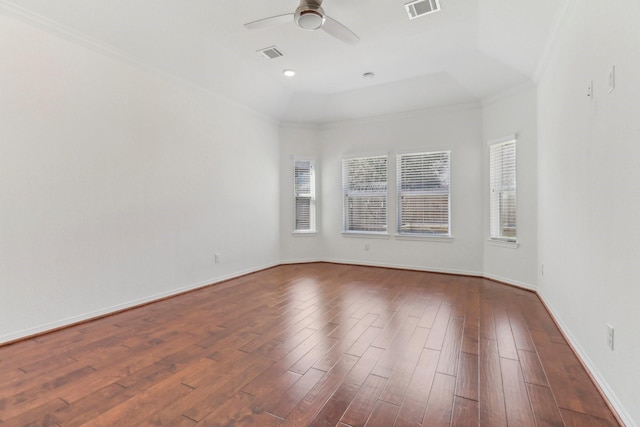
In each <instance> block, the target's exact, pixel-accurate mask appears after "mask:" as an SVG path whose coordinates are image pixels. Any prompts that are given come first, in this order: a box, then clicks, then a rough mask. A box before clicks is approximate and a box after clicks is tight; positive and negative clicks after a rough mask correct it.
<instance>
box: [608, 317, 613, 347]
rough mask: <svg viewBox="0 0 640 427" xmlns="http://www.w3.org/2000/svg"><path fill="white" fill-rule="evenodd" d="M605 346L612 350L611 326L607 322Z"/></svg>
mask: <svg viewBox="0 0 640 427" xmlns="http://www.w3.org/2000/svg"><path fill="white" fill-rule="evenodd" d="M607 347H609V349H610V350H612V351H613V326H611V325H609V324H608V323H607Z"/></svg>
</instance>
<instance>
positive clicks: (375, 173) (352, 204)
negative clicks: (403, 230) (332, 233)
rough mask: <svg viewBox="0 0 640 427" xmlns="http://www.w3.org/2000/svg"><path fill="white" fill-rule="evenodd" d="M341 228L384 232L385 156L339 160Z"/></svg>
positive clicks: (385, 216)
mask: <svg viewBox="0 0 640 427" xmlns="http://www.w3.org/2000/svg"><path fill="white" fill-rule="evenodd" d="M342 194H343V231H344V232H363V233H386V232H387V157H386V156H380V157H361V158H353V159H343V160H342Z"/></svg>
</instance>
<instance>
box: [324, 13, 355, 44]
mask: <svg viewBox="0 0 640 427" xmlns="http://www.w3.org/2000/svg"><path fill="white" fill-rule="evenodd" d="M322 29H323V30H324V31H325V32H326V33H328V34H329V35H331V36H333V37H335V38H337V39H338V40H342V41H343V42H345V43H349V44H356V43H358V42H359V41H360V37H358V36H356V35H355V33H354V32H353V31H351V30H350V29H348V28H347V27H345V26H344V25H342V24H341V23H339V22H338V21H336V20H335V19H333V18H331V17H329V16H326V15H325V21H324V25H323V26H322Z"/></svg>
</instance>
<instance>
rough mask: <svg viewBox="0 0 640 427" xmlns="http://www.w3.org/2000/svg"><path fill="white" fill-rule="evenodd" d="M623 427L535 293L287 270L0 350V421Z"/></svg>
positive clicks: (314, 268) (466, 282)
mask: <svg viewBox="0 0 640 427" xmlns="http://www.w3.org/2000/svg"><path fill="white" fill-rule="evenodd" d="M58 425H59V426H80V425H86V426H109V427H113V426H145V425H155V426H261V427H262V426H266V427H269V426H341V427H348V426H352V427H356V426H365V425H366V426H382V427H390V426H430V427H431V426H434V427H435V426H450V425H452V426H478V425H482V426H490V427H500V426H517V427H522V426H536V425H537V426H563V425H565V426H576V427H578V426H580V427H583V426H617V425H618V423H617V422H616V418H615V417H614V415H613V414H612V412H611V411H610V410H609V409H608V406H607V405H606V403H605V401H604V400H603V398H602V397H601V395H600V394H599V393H598V391H597V389H596V387H595V386H594V385H593V383H592V382H591V380H590V378H589V376H588V375H587V373H586V372H585V370H584V369H583V367H582V365H581V364H580V362H579V361H578V359H577V358H576V357H575V355H574V354H573V352H572V351H571V349H570V347H569V346H568V345H567V343H566V342H565V340H564V339H563V337H562V335H561V333H560V331H559V330H558V329H557V328H556V326H555V324H554V322H553V321H552V319H551V318H550V317H549V315H548V313H547V312H546V310H545V308H544V307H543V305H542V304H541V303H540V301H539V299H538V297H537V296H536V295H535V294H534V293H531V292H528V291H524V290H521V289H517V288H513V287H510V286H506V285H502V284H498V283H495V282H491V281H488V280H483V279H478V278H471V277H457V276H448V275H442V274H431V273H423V272H412V271H401V270H390V269H382V268H371V267H358V266H345V265H333V264H322V263H321V264H305V265H290V266H280V267H276V268H272V269H269V270H265V271H262V272H259V273H255V274H251V275H248V276H244V277H242V278H239V279H234V280H232V281H229V282H226V283H223V284H220V285H217V286H211V287H208V288H205V289H202V290H198V291H194V292H191V293H188V294H184V295H181V296H178V297H175V298H171V299H167V300H164V301H160V302H158V303H154V304H150V305H147V306H144V307H141V308H137V309H134V310H130V311H127V312H123V313H120V314H116V315H113V316H110V317H105V318H102V319H99V320H95V321H92V322H89V323H85V324H82V325H78V326H74V327H70V328H67V329H64V330H60V331H57V332H53V333H50V334H47V335H42V336H39V337H36V338H33V339H29V340H25V341H22V342H19V343H15V344H12V345H7V346H4V347H0V426H2V427H5V426H58Z"/></svg>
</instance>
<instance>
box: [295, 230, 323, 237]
mask: <svg viewBox="0 0 640 427" xmlns="http://www.w3.org/2000/svg"><path fill="white" fill-rule="evenodd" d="M291 234H293V235H294V236H296V237H314V236H317V235H318V232H317V231H294V232H292V233H291Z"/></svg>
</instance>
